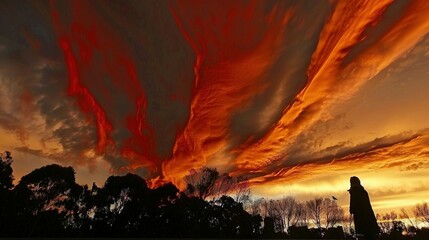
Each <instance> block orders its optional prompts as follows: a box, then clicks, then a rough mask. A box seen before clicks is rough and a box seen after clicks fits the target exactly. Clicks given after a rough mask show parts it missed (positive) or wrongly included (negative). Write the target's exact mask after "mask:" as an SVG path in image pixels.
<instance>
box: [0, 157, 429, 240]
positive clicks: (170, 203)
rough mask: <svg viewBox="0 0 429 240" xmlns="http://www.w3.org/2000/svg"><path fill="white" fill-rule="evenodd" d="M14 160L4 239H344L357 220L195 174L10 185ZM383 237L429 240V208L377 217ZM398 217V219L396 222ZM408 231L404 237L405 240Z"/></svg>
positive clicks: (3, 202) (7, 175) (204, 171)
mask: <svg viewBox="0 0 429 240" xmlns="http://www.w3.org/2000/svg"><path fill="white" fill-rule="evenodd" d="M11 164H12V156H11V153H10V152H5V153H3V154H1V155H0V210H1V212H0V237H199V238H277V237H278V238H290V237H292V238H318V239H322V238H325V239H329V238H337V239H340V238H343V239H344V238H347V237H350V236H351V235H352V234H353V226H352V219H351V217H350V216H349V215H348V214H345V212H344V210H343V209H342V208H341V207H340V206H339V205H338V204H337V202H336V200H335V199H332V198H320V197H316V198H314V199H313V200H309V201H305V202H300V201H298V200H297V199H296V198H294V197H292V196H286V197H283V198H280V199H264V198H259V199H254V198H252V197H251V194H250V188H249V183H248V181H247V180H246V179H244V178H235V177H231V176H230V175H229V174H226V173H224V174H220V173H219V172H218V171H217V170H216V169H214V168H208V167H203V168H200V169H194V170H191V171H190V172H189V174H188V175H186V176H185V177H184V181H185V182H186V189H184V190H183V191H180V190H179V189H178V188H177V187H176V186H174V185H173V184H172V183H167V184H164V185H161V186H158V187H156V188H153V189H151V188H149V187H148V185H147V183H146V181H145V180H144V179H143V178H141V177H140V176H138V175H135V174H131V173H129V174H127V175H124V176H110V177H109V178H108V179H107V180H106V182H105V183H104V186H102V187H99V186H97V185H96V184H95V183H94V184H93V185H92V186H91V187H89V186H87V185H84V186H81V185H79V184H77V183H76V181H75V171H74V169H73V168H72V167H63V166H60V165H56V164H52V165H47V166H44V167H41V168H38V169H35V170H33V171H32V172H31V173H29V174H27V175H25V176H23V177H22V178H21V180H20V181H19V183H18V184H16V185H14V184H13V180H14V179H13V169H12V167H11ZM377 218H378V219H379V224H380V228H381V230H382V232H383V238H385V239H389V237H390V239H399V238H398V236H400V237H401V238H403V239H405V238H410V239H426V238H427V235H425V234H427V229H424V228H423V229H421V228H420V227H419V226H424V225H425V224H426V226H428V225H429V210H428V206H427V203H422V204H417V205H416V206H415V207H414V208H413V209H412V210H405V209H402V210H401V213H400V214H399V215H398V214H396V213H394V212H392V213H388V214H384V215H378V216H377ZM399 219H401V220H399ZM404 233H406V234H405V235H404Z"/></svg>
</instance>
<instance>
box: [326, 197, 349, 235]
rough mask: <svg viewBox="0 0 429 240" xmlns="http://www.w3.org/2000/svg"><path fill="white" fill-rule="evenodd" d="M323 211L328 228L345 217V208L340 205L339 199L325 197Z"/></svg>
mask: <svg viewBox="0 0 429 240" xmlns="http://www.w3.org/2000/svg"><path fill="white" fill-rule="evenodd" d="M322 212H323V215H324V220H325V223H326V228H332V227H334V226H335V225H336V224H338V223H340V222H342V221H343V219H344V210H343V209H342V208H341V207H340V206H338V204H337V201H335V200H332V199H330V198H325V199H324V200H323V202H322Z"/></svg>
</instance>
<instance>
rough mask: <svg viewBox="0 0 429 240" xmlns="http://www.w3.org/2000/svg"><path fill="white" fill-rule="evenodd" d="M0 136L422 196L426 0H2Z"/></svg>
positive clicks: (113, 162) (151, 162)
mask: <svg viewBox="0 0 429 240" xmlns="http://www.w3.org/2000/svg"><path fill="white" fill-rule="evenodd" d="M0 12H1V14H0V29H2V31H1V32H0V135H1V136H2V137H1V138H0V149H1V151H3V150H9V151H11V152H12V156H13V158H14V162H13V169H14V176H15V181H16V182H18V181H19V179H20V178H21V177H22V176H23V175H25V174H28V173H29V172H31V171H32V170H34V169H35V168H39V167H41V166H44V165H47V164H53V163H56V164H61V165H64V166H73V167H74V168H75V170H76V177H77V182H78V183H80V184H92V182H96V183H97V184H98V185H103V183H104V181H105V180H106V178H107V177H108V176H110V175H113V174H114V175H121V174H125V173H128V172H132V173H135V174H138V175H140V176H142V177H143V178H145V179H147V181H148V182H149V184H150V185H151V186H157V185H159V184H162V183H165V182H169V181H171V182H173V183H174V184H176V185H177V186H179V187H183V179H182V178H183V176H185V175H186V174H188V173H189V170H191V169H197V168H200V167H203V166H208V167H215V168H216V169H217V170H218V171H219V172H221V173H224V172H226V173H229V174H230V175H232V176H242V177H245V178H246V179H248V181H249V182H250V185H251V190H252V194H253V195H254V196H255V197H266V198H280V197H282V196H287V195H292V196H296V197H297V198H298V199H300V200H308V199H311V198H314V197H316V196H320V197H330V196H332V195H335V196H336V197H337V198H338V199H339V200H338V201H339V203H340V205H342V206H343V207H345V208H347V206H348V201H349V196H348V192H347V189H349V178H350V177H351V176H358V177H359V178H360V179H361V182H362V185H363V186H364V187H365V188H366V189H367V190H368V192H369V194H370V197H371V201H372V205H373V207H374V209H375V211H376V212H387V211H391V210H397V209H399V208H401V207H406V208H407V207H410V206H413V205H415V204H416V203H420V202H423V201H429V197H428V196H429V179H428V178H427V175H428V173H429V169H428V168H429V163H428V161H427V159H428V158H429V122H428V121H427V120H428V119H429V110H428V104H429V94H428V92H429V81H428V79H429V78H428V77H429V70H428V69H429V34H428V33H429V17H427V16H429V1H427V0H397V1H392V0H372V1H366V0H343V1H332V0H331V1H322V0H321V1H312V0H300V1H272V0H270V1H240V0H236V1H226V0H225V1H223V0H220V1H188V0H184V1H167V0H165V1H154V0H149V1H137V0H125V1H95V0H94V1H79V0H78V1H65V0H64V1H63V0H61V1H55V0H52V1H26V0H23V1H19V2H16V1H1V2H0Z"/></svg>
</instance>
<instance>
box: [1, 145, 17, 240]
mask: <svg viewBox="0 0 429 240" xmlns="http://www.w3.org/2000/svg"><path fill="white" fill-rule="evenodd" d="M11 164H12V155H11V153H10V152H8V151H5V152H4V153H1V154H0V237H2V236H8V235H9V231H10V228H11V225H10V224H11V222H10V217H11V215H12V214H14V212H13V211H12V209H11V206H10V204H11V189H12V187H13V175H12V173H13V170H12V167H11Z"/></svg>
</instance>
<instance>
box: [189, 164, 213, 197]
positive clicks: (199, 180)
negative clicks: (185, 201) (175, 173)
mask: <svg viewBox="0 0 429 240" xmlns="http://www.w3.org/2000/svg"><path fill="white" fill-rule="evenodd" d="M218 177H219V172H218V171H217V170H216V169H215V168H208V167H202V168H200V169H192V170H190V171H189V174H188V175H186V176H185V177H184V180H185V182H186V184H187V191H188V192H189V193H190V194H193V195H195V196H196V197H198V198H200V199H206V198H207V197H208V196H209V195H211V194H213V188H214V186H215V183H216V180H217V179H218Z"/></svg>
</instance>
